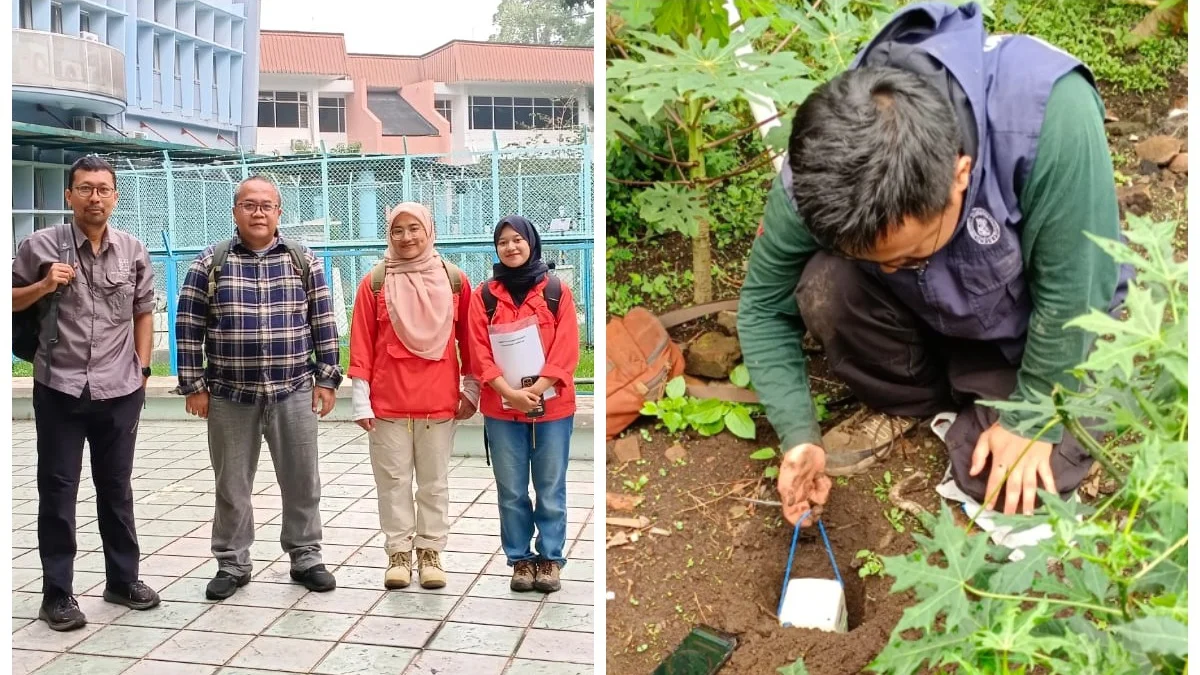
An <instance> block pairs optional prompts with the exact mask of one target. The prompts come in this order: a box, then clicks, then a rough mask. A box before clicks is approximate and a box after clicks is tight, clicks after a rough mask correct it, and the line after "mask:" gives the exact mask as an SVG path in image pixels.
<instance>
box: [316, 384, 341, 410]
mask: <svg viewBox="0 0 1200 675" xmlns="http://www.w3.org/2000/svg"><path fill="white" fill-rule="evenodd" d="M336 400H337V392H335V391H334V390H332V389H327V388H325V387H313V400H312V409H313V412H315V413H317V414H318V415H320V416H321V417H324V416H326V415H328V414H329V413H330V412H332V411H333V404H334V403H335V402H336Z"/></svg>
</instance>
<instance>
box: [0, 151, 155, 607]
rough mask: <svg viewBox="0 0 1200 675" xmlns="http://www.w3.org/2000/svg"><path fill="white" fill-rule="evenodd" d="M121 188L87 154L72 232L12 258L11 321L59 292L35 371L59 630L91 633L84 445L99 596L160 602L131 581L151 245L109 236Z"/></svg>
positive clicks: (46, 537) (42, 536)
mask: <svg viewBox="0 0 1200 675" xmlns="http://www.w3.org/2000/svg"><path fill="white" fill-rule="evenodd" d="M116 184H117V174H116V171H114V170H113V167H112V165H110V164H109V163H108V162H106V161H104V160H103V159H100V158H99V157H97V156H95V155H88V156H86V157H83V158H81V159H80V160H78V161H76V162H75V163H74V164H73V165H72V166H71V169H70V171H69V172H68V174H67V185H68V186H69V187H68V188H67V191H66V200H67V204H68V205H69V206H70V207H71V211H72V212H73V213H74V216H75V217H74V225H59V226H56V227H52V228H46V229H42V230H38V231H37V232H34V233H33V234H31V235H30V236H29V237H27V238H26V239H25V240H24V241H22V242H21V243H20V245H19V246H18V248H17V254H16V256H15V257H14V258H13V275H12V279H13V291H12V301H13V311H14V312H19V311H22V310H24V309H27V308H29V307H32V306H33V305H34V304H35V303H38V302H43V303H44V302H48V301H49V297H48V296H50V295H52V294H53V293H55V292H59V293H61V294H60V295H59V296H58V300H57V302H58V321H57V341H56V342H51V339H52V338H51V333H52V332H53V330H52V329H51V327H50V326H46V325H43V330H41V331H40V332H39V336H38V337H39V344H38V348H37V353H36V355H35V356H34V368H33V378H34V385H33V414H34V420H35V423H36V426H37V455H38V467H37V488H38V520H37V523H38V553H39V555H40V556H41V559H42V606H41V609H40V610H39V611H38V618H40V619H42V620H43V621H45V622H46V623H47V624H48V625H49V626H50V628H52V629H54V630H57V631H66V630H73V629H76V628H81V627H83V626H84V625H86V624H87V618H86V617H85V616H84V614H83V612H82V611H81V610H80V609H79V603H78V602H76V600H75V597H74V588H73V587H72V578H73V576H74V563H75V553H76V543H75V504H76V499H77V497H78V494H79V475H80V472H81V471H82V467H83V443H84V441H85V440H86V441H87V443H88V446H89V447H90V448H91V454H92V483H93V484H94V485H95V488H96V516H97V519H98V523H99V527H100V539H101V541H102V542H103V543H104V574H105V579H106V583H105V587H104V599H105V600H106V601H108V602H111V603H115V604H119V605H124V606H126V607H130V608H132V609H139V610H144V609H150V608H151V607H154V606H156V605H158V602H159V598H158V594H157V593H155V592H154V591H153V590H152V589H151V588H150V587H149V586H147V585H146V584H144V583H142V582H141V581H139V580H138V561H139V559H140V550H139V548H138V540H137V532H136V528H135V524H134V518H133V487H132V485H131V484H130V478H131V475H132V471H133V454H134V445H135V443H136V441H137V428H138V420H139V418H140V416H141V411H142V406H143V402H144V401H145V398H146V391H145V385H146V380H147V378H148V377H149V376H150V351H151V342H152V339H153V337H154V322H153V316H154V315H153V310H154V272H153V270H152V269H151V267H150V255H149V252H148V251H147V250H146V246H145V245H144V244H143V243H142V242H140V241H138V240H137V238H135V237H134V236H133V235H131V234H129V233H127V232H122V231H120V230H116V229H113V228H111V227H109V222H108V219H109V217H110V216H111V215H112V212H113V209H114V208H115V207H116V205H117V197H118V195H117V189H116ZM64 260H65V261H68V262H63V261H64Z"/></svg>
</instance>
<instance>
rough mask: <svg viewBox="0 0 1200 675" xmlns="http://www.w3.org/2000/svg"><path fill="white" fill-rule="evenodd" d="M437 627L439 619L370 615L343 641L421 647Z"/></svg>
mask: <svg viewBox="0 0 1200 675" xmlns="http://www.w3.org/2000/svg"><path fill="white" fill-rule="evenodd" d="M437 627H438V622H437V621H424V620H420V619H396V618H391V617H380V616H368V617H365V618H363V620H362V621H360V622H359V623H358V625H357V626H355V627H354V628H353V629H351V631H350V632H349V633H347V634H346V637H344V638H342V641H343V642H352V643H357V644H369V645H383V646H388V647H416V648H420V647H423V646H424V645H425V643H426V641H428V640H429V636H431V635H433V632H434V631H435V630H437Z"/></svg>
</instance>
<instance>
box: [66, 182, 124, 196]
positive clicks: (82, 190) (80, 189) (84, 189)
mask: <svg viewBox="0 0 1200 675" xmlns="http://www.w3.org/2000/svg"><path fill="white" fill-rule="evenodd" d="M71 192H74V193H75V194H77V195H79V196H80V197H91V196H92V193H93V192H95V193H96V194H97V195H100V196H101V197H105V198H107V197H111V196H113V195H114V194H116V192H117V190H116V188H111V187H109V186H107V185H101V186H100V187H94V186H91V185H76V186H74V187H72V188H71Z"/></svg>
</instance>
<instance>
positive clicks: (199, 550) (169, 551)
mask: <svg viewBox="0 0 1200 675" xmlns="http://www.w3.org/2000/svg"><path fill="white" fill-rule="evenodd" d="M156 553H158V554H159V555H177V556H187V557H191V558H208V557H210V556H212V540H211V539H200V538H199V537H182V538H179V539H175V540H174V541H172V542H171V543H170V544H167V545H166V546H164V547H162V548H160V549H158V551H156Z"/></svg>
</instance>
